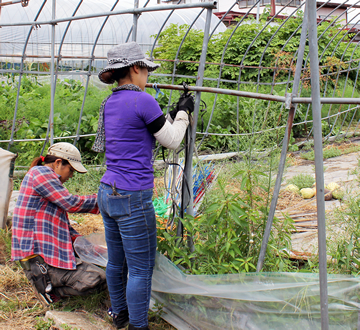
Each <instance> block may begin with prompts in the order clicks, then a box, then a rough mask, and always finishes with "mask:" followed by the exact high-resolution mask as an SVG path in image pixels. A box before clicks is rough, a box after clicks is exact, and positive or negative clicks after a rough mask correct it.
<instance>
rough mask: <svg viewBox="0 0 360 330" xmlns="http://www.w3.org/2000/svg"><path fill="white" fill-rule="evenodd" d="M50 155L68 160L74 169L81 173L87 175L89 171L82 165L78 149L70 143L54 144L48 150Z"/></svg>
mask: <svg viewBox="0 0 360 330" xmlns="http://www.w3.org/2000/svg"><path fill="white" fill-rule="evenodd" d="M47 154H48V155H51V156H56V157H59V158H62V159H66V160H67V161H68V162H69V163H70V165H71V166H72V167H73V169H74V170H75V171H77V172H79V173H86V172H87V169H86V168H85V167H84V166H83V164H81V155H80V151H79V149H78V148H76V147H75V146H74V145H72V144H71V143H68V142H59V143H55V144H53V145H52V146H51V147H49V149H48V153H47Z"/></svg>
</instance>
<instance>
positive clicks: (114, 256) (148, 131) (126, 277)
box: [93, 42, 194, 330]
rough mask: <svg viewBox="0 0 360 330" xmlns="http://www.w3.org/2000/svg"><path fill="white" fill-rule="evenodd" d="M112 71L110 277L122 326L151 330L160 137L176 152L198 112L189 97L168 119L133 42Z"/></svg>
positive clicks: (102, 131)
mask: <svg viewBox="0 0 360 330" xmlns="http://www.w3.org/2000/svg"><path fill="white" fill-rule="evenodd" d="M107 58H108V66H107V67H106V68H105V69H104V70H102V71H101V72H100V73H99V78H100V80H101V81H102V82H104V83H106V84H113V83H114V82H117V84H118V87H116V88H113V89H112V91H113V93H112V94H111V95H110V96H109V97H108V98H106V99H105V100H104V101H103V103H102V104H101V107H100V115H99V126H98V131H97V136H96V139H95V143H94V146H93V150H95V151H97V152H103V151H104V150H105V156H106V166H107V170H106V172H105V174H104V176H103V177H102V179H101V184H100V187H99V193H98V204H99V208H100V212H101V214H102V217H103V221H104V225H105V235H106V243H107V248H108V256H109V259H108V263H107V267H106V279H107V284H108V289H109V293H110V299H111V304H112V307H111V308H110V310H109V314H110V315H111V316H112V317H113V322H114V324H115V325H116V326H117V328H118V329H121V328H123V327H125V326H126V325H127V324H128V323H129V322H130V324H129V330H132V329H149V328H148V309H149V303H150V294H151V277H152V273H153V268H154V264H155V253H156V219H155V212H154V207H153V204H152V194H153V186H154V183H153V182H154V176H153V148H154V146H155V139H156V140H157V141H158V142H159V143H160V144H161V145H163V146H165V147H166V148H169V149H176V148H177V147H178V146H179V145H180V142H181V141H182V139H183V137H184V134H185V131H186V128H187V126H188V124H189V114H190V113H191V112H192V111H193V110H194V101H193V99H192V98H191V97H190V96H182V97H181V99H180V101H179V104H178V106H177V108H176V110H173V111H172V112H171V113H169V115H168V116H167V117H168V118H166V117H165V116H164V114H163V113H162V111H161V109H160V107H159V105H158V103H157V102H156V100H155V99H154V98H153V97H152V96H151V95H149V94H147V93H145V92H143V90H144V89H145V84H146V82H147V78H148V73H149V72H151V71H153V70H155V69H156V68H157V67H159V65H158V64H154V63H153V62H150V61H148V60H147V59H145V55H144V54H143V52H142V51H141V48H140V46H139V45H138V44H137V43H136V42H130V43H126V44H121V45H118V46H115V47H113V48H112V49H110V50H109V52H108V56H107Z"/></svg>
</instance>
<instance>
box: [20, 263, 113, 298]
mask: <svg viewBox="0 0 360 330" xmlns="http://www.w3.org/2000/svg"><path fill="white" fill-rule="evenodd" d="M76 261H77V265H76V269H75V270H67V269H61V268H55V267H52V266H49V265H48V264H46V263H45V262H44V261H43V259H42V258H41V257H39V258H33V259H30V261H29V262H28V263H26V265H25V264H22V267H23V269H24V272H25V275H26V277H27V278H28V279H29V281H30V283H31V285H32V287H33V289H34V291H35V294H36V295H37V297H38V298H39V300H40V301H41V302H42V303H43V304H44V305H48V304H50V303H52V302H56V301H58V300H59V299H60V298H67V297H71V296H85V295H89V294H93V293H98V292H102V291H104V290H106V289H107V286H106V274H105V271H104V270H103V269H101V268H100V267H97V266H95V265H93V264H90V263H87V262H82V261H80V259H77V260H76Z"/></svg>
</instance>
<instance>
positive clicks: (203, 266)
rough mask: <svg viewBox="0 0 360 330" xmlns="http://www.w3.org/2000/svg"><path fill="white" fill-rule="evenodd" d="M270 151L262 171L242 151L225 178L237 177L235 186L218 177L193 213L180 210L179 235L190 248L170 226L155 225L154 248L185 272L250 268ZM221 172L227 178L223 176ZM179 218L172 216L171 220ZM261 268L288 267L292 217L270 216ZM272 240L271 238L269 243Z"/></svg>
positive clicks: (263, 214) (265, 203)
mask: <svg viewBox="0 0 360 330" xmlns="http://www.w3.org/2000/svg"><path fill="white" fill-rule="evenodd" d="M274 159H275V157H273V156H272V157H269V160H270V162H269V163H267V164H266V169H267V170H268V172H267V173H265V172H264V171H263V169H264V168H265V166H262V167H261V168H260V165H258V166H256V165H254V163H253V162H252V161H251V155H248V158H246V160H245V162H243V163H241V169H240V170H239V169H237V170H234V171H235V173H234V171H232V174H231V180H232V181H236V182H238V186H239V192H233V191H227V188H226V183H227V181H223V180H222V179H218V182H217V186H216V189H215V188H213V189H212V191H211V196H209V197H208V199H207V200H206V201H205V202H203V203H204V204H206V205H204V207H203V208H202V214H201V215H200V216H197V217H196V218H194V217H192V216H189V215H187V214H185V217H184V219H182V220H181V221H182V223H183V225H184V227H185V231H186V235H185V237H189V236H191V237H192V239H193V241H194V251H193V252H192V251H190V250H189V249H188V247H187V245H186V243H185V241H179V239H178V237H176V235H175V231H169V232H167V231H164V230H162V229H161V228H160V227H159V228H158V237H160V240H159V243H158V250H159V251H160V252H162V253H165V254H166V255H167V256H168V257H169V258H170V259H171V260H173V261H174V263H175V264H178V265H181V266H182V267H184V271H186V272H189V273H191V274H228V273H239V272H250V271H255V270H256V266H255V265H256V260H257V257H258V251H259V249H260V246H261V241H262V235H263V232H264V229H265V225H266V219H267V215H268V207H269V202H270V196H269V193H270V190H271V186H272V180H271V171H272V170H273V167H276V165H275V161H274ZM228 175H229V174H227V178H229V176H228ZM178 221H179V219H178V218H176V219H175V223H177V222H178ZM274 228H275V230H274V231H273V232H272V233H271V238H270V242H269V249H268V251H267V260H266V263H265V269H267V270H270V269H271V270H279V269H281V270H285V269H290V268H291V263H290V262H289V261H288V260H286V259H287V254H286V252H285V251H287V250H289V247H290V231H291V229H292V228H293V225H292V220H291V219H285V220H284V221H281V222H280V221H278V219H276V218H275V219H274ZM275 242H276V243H275Z"/></svg>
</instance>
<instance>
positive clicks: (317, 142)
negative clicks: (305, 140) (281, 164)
mask: <svg viewBox="0 0 360 330" xmlns="http://www.w3.org/2000/svg"><path fill="white" fill-rule="evenodd" d="M307 5H308V7H309V8H308V19H309V53H310V78H311V98H312V113H313V120H314V133H313V135H314V151H315V178H316V205H317V221H318V245H319V281H320V304H321V329H322V330H328V329H329V313H328V290H327V265H326V227H325V200H324V168H323V166H324V164H323V150H322V131H321V104H320V75H319V55H318V43H317V21H316V0H307Z"/></svg>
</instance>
